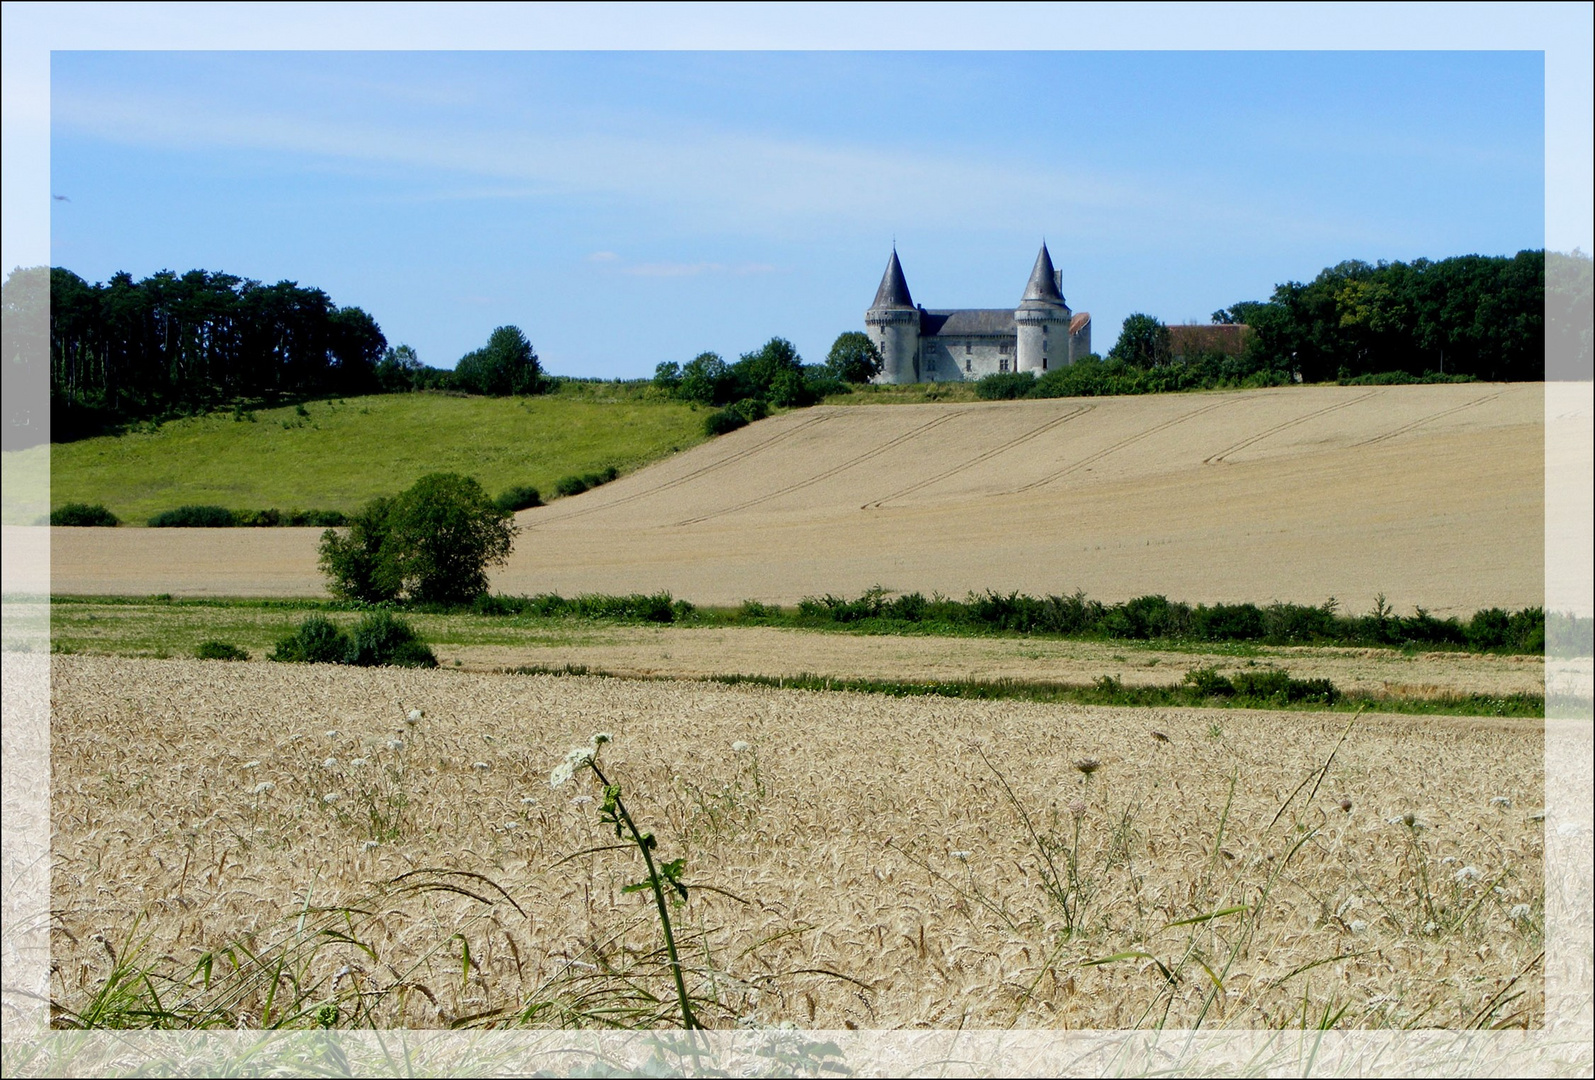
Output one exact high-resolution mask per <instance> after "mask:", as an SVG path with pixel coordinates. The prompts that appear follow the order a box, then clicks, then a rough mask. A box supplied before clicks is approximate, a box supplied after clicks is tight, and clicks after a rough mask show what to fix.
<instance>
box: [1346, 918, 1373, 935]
mask: <svg viewBox="0 0 1595 1080" xmlns="http://www.w3.org/2000/svg"><path fill="white" fill-rule="evenodd" d="M1346 925H1347V926H1349V927H1351V932H1352V933H1353V934H1363V933H1367V931H1368V924H1367V923H1366V922H1364V921H1363V920H1362V919H1353V920H1351V922H1349V923H1347V924H1346Z"/></svg>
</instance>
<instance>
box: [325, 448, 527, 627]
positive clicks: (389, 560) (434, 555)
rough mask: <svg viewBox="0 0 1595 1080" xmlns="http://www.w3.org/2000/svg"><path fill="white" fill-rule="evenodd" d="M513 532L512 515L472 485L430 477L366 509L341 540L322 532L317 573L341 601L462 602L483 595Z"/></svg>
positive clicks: (441, 476)
mask: <svg viewBox="0 0 1595 1080" xmlns="http://www.w3.org/2000/svg"><path fill="white" fill-rule="evenodd" d="M515 533H516V528H515V520H514V515H513V514H511V513H510V512H508V511H506V510H504V509H501V508H500V507H499V506H498V505H497V503H495V502H494V500H492V499H490V498H489V497H488V495H487V493H486V492H485V491H483V490H482V486H481V485H480V484H478V483H477V482H476V481H475V480H472V479H471V478H470V477H468V476H460V475H458V474H456V473H433V474H431V475H430V476H423V477H422V478H421V479H419V480H417V481H416V482H415V484H414V486H412V487H411V488H410V489H409V490H408V491H406V492H404V493H403V494H401V495H399V496H398V497H397V498H395V499H375V500H373V501H372V502H370V503H367V504H366V506H365V507H363V508H362V509H361V510H360V512H359V513H358V514H356V515H355V516H354V518H353V519H352V521H351V522H350V527H349V530H348V533H347V534H346V535H339V533H338V532H337V531H336V530H333V529H328V530H327V531H326V532H324V533H323V534H322V536H321V568H322V570H323V572H325V573H326V574H327V576H328V577H329V578H330V579H331V580H330V587H331V589H332V592H333V593H334V594H336V595H338V596H341V597H344V598H346V599H351V600H362V601H365V602H367V603H380V602H381V601H384V600H394V599H397V598H399V597H400V596H401V595H402V596H403V597H404V598H405V599H407V600H411V601H415V602H417V603H423V604H443V605H449V606H452V605H455V604H464V603H468V602H470V601H471V600H474V599H475V598H477V597H478V596H482V595H484V594H485V593H486V592H487V585H488V582H487V569H488V567H490V566H499V565H502V564H503V563H504V562H505V561H506V560H507V559H508V558H509V553H510V547H511V546H512V545H513V544H514V541H515Z"/></svg>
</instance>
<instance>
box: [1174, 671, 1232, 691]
mask: <svg viewBox="0 0 1595 1080" xmlns="http://www.w3.org/2000/svg"><path fill="white" fill-rule="evenodd" d="M1185 683H1186V685H1187V686H1189V687H1191V689H1193V690H1195V691H1196V692H1197V693H1198V694H1201V695H1202V696H1203V697H1232V696H1234V694H1235V684H1234V683H1232V682H1230V681H1229V680H1228V679H1226V678H1224V676H1222V675H1220V674H1219V673H1218V668H1211V667H1206V668H1192V669H1191V670H1190V671H1187V672H1186V673H1185Z"/></svg>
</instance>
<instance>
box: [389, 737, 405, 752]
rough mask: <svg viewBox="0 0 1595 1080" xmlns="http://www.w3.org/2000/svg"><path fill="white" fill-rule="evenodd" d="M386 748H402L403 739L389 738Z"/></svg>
mask: <svg viewBox="0 0 1595 1080" xmlns="http://www.w3.org/2000/svg"><path fill="white" fill-rule="evenodd" d="M388 749H389V750H403V749H404V740H403V739H389V740H388Z"/></svg>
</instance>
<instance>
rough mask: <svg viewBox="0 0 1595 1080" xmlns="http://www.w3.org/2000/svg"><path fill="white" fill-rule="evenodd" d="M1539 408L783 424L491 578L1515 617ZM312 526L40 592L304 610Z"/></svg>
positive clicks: (602, 585)
mask: <svg viewBox="0 0 1595 1080" xmlns="http://www.w3.org/2000/svg"><path fill="white" fill-rule="evenodd" d="M1543 417H1544V390H1543V388H1542V387H1541V386H1539V385H1538V384H1502V385H1490V384H1463V385H1443V386H1389V387H1286V388H1279V389H1271V390H1253V391H1237V392H1226V393H1212V394H1176V395H1158V396H1150V397H1130V398H1093V399H1057V400H1050V401H1033V402H1032V401H1022V402H991V403H959V404H934V405H900V406H863V407H831V408H824V407H822V408H815V409H808V410H801V411H797V412H792V413H788V414H785V415H783V416H779V417H775V418H772V419H770V420H766V421H762V422H760V423H758V424H754V425H752V426H750V427H748V428H744V429H742V430H741V431H737V432H734V433H732V434H730V435H727V436H723V437H721V438H719V439H715V440H713V441H712V442H710V443H707V444H705V445H703V446H700V447H697V448H695V449H693V450H691V451H689V452H687V453H683V454H680V455H677V456H676V457H673V458H670V459H668V460H666V461H663V462H660V463H658V464H656V465H653V466H651V467H649V468H647V469H643V470H641V471H640V472H637V473H634V474H632V475H630V476H627V477H623V478H622V479H620V480H618V481H616V482H615V483H612V484H608V485H605V486H604V487H601V488H598V489H596V490H594V491H591V492H588V493H587V494H584V495H581V496H577V497H575V498H571V499H561V500H558V501H557V502H555V503H554V504H552V505H550V506H547V507H544V508H541V509H537V510H532V511H527V512H524V513H523V514H521V515H519V518H520V523H521V525H522V526H523V528H524V532H523V533H522V535H521V537H520V539H519V540H518V541H517V544H516V549H515V553H514V555H513V556H512V558H511V562H510V565H509V566H508V567H506V568H504V569H503V570H502V571H500V572H499V573H498V574H497V575H496V577H495V579H494V587H495V588H496V589H498V590H501V591H504V592H510V593H537V592H550V591H553V592H561V593H565V594H572V593H580V592H605V593H616V592H632V591H645V592H651V591H654V590H657V589H668V590H670V591H671V592H673V593H674V594H676V595H677V596H681V597H686V598H688V599H691V600H693V601H694V602H696V603H700V604H727V603H735V602H738V601H740V600H742V599H745V598H750V597H752V598H758V599H761V600H765V601H773V602H778V603H792V602H794V601H796V600H798V599H800V598H801V597H803V596H805V595H811V594H813V595H817V594H824V593H836V594H852V593H857V592H860V591H862V590H863V589H865V588H868V587H869V586H871V585H875V584H880V585H883V586H885V587H886V588H888V589H893V590H903V591H907V590H920V591H924V592H926V593H929V592H932V591H935V590H940V591H942V592H944V593H947V594H949V595H962V594H963V593H965V592H966V591H968V590H970V589H986V588H994V589H1000V590H1008V589H1018V590H1022V591H1026V592H1030V593H1038V594H1039V593H1058V592H1072V591H1073V590H1075V589H1084V590H1085V591H1086V592H1087V593H1088V594H1090V595H1091V596H1093V597H1096V598H1099V599H1103V600H1122V599H1126V598H1128V597H1130V596H1135V595H1139V594H1144V593H1163V594H1165V595H1167V596H1169V597H1171V598H1175V599H1181V600H1186V601H1190V602H1197V601H1205V602H1213V601H1231V602H1239V601H1257V602H1266V601H1269V600H1275V599H1277V600H1286V601H1294V602H1301V603H1320V602H1322V601H1323V600H1325V599H1326V598H1328V597H1329V596H1335V597H1337V598H1339V600H1340V601H1341V603H1342V605H1344V606H1346V607H1348V608H1350V609H1352V610H1356V611H1362V610H1366V609H1368V608H1369V607H1371V606H1372V603H1373V599H1374V597H1375V595H1376V594H1378V593H1381V592H1382V593H1384V594H1385V595H1386V597H1387V598H1388V600H1389V601H1390V602H1391V603H1393V604H1395V605H1396V606H1397V607H1398V608H1399V609H1401V610H1403V611H1405V610H1409V609H1410V608H1411V607H1412V606H1413V605H1417V604H1422V605H1424V606H1426V607H1427V608H1428V609H1429V610H1431V611H1434V612H1436V613H1438V614H1450V613H1463V614H1471V612H1472V611H1473V610H1475V609H1477V608H1480V607H1485V606H1492V605H1499V606H1503V607H1525V606H1531V605H1536V604H1539V603H1541V602H1542V599H1543V595H1544V571H1543V566H1544V554H1543V551H1544V547H1543V537H1544V480H1543V477H1544V467H1545V462H1544V419H1543ZM317 535H318V533H317V531H316V530H308V529H307V530H293V529H238V530H214V531H204V530H176V529H173V530H144V529H115V530H99V529H63V530H57V531H56V536H55V538H54V543H53V558H54V563H53V567H52V574H53V577H52V581H53V590H54V591H55V592H57V593H87V594H105V593H120V594H150V593H160V592H169V593H173V594H184V595H187V594H202V593H209V594H239V595H307V594H314V593H318V592H320V591H321V587H322V581H321V578H320V576H319V574H318V573H317V571H316V565H315V561H316V560H315V547H316V541H317Z"/></svg>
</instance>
